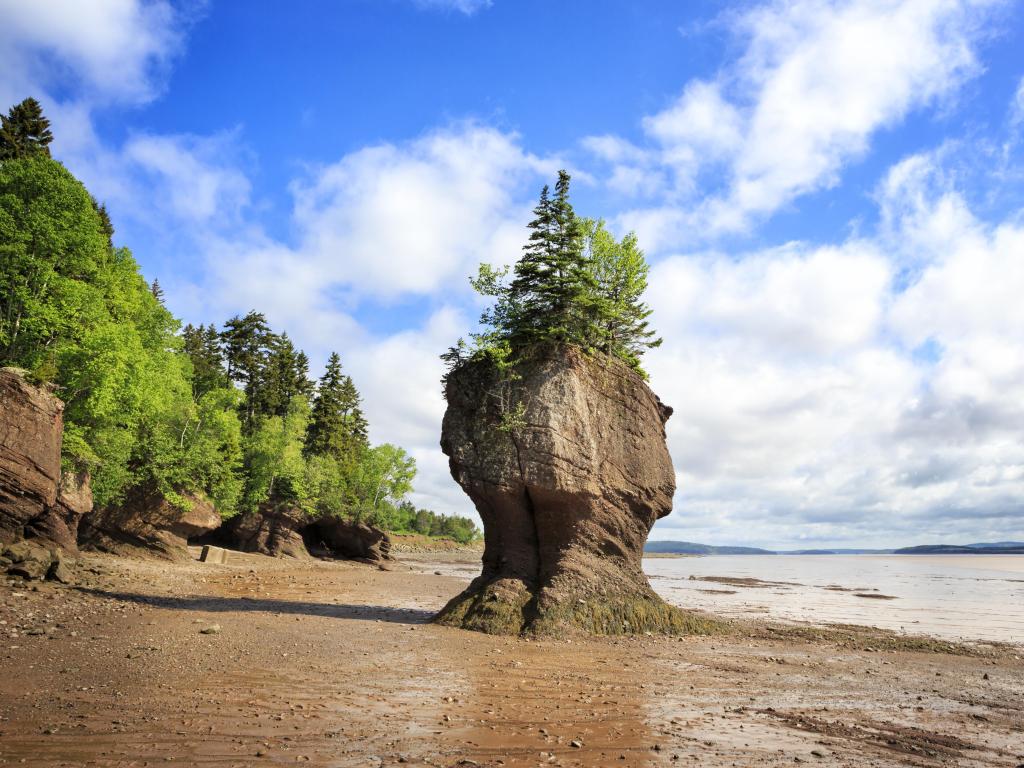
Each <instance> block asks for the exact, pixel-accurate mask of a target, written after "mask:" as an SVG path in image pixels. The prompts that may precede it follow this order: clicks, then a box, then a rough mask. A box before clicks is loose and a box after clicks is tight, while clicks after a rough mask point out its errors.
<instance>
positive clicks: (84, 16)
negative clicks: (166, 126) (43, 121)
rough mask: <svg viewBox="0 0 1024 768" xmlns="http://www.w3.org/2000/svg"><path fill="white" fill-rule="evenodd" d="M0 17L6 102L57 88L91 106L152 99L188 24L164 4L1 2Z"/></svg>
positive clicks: (152, 0)
mask: <svg viewBox="0 0 1024 768" xmlns="http://www.w3.org/2000/svg"><path fill="white" fill-rule="evenodd" d="M0 16H2V17H3V20H4V23H3V25H0V67H2V68H3V71H4V78H3V81H4V85H3V86H0V98H3V99H4V100H5V101H6V102H14V101H20V100H21V99H22V98H24V97H25V96H27V95H36V96H40V95H41V93H44V92H50V90H51V88H52V87H53V86H55V85H57V84H60V85H61V86H62V87H67V86H69V85H70V86H73V87H74V89H75V91H76V92H77V94H78V98H79V99H85V100H89V101H128V102H142V101H147V100H149V99H151V98H152V97H153V96H154V95H155V94H156V93H157V92H158V90H159V88H160V86H161V75H162V74H163V72H164V69H165V67H166V65H167V63H168V62H169V60H170V59H171V58H172V57H173V56H174V54H176V53H177V52H178V50H179V48H180V45H181V42H182V37H181V31H182V27H183V25H184V20H183V19H182V18H181V17H180V15H179V14H177V13H176V12H175V11H174V9H173V7H172V6H171V5H170V3H168V2H164V1H163V0H96V2H90V3H88V4H85V3H81V2H77V1H76V0H47V2H41V3H26V2H20V1H19V0H0ZM69 75H70V78H69ZM69 79H70V82H69Z"/></svg>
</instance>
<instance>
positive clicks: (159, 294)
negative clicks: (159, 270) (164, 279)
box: [149, 277, 164, 305]
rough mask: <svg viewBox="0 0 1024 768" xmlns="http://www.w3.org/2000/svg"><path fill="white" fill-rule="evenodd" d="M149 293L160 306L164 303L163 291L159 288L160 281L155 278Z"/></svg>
mask: <svg viewBox="0 0 1024 768" xmlns="http://www.w3.org/2000/svg"><path fill="white" fill-rule="evenodd" d="M149 292H150V293H152V294H153V298H154V299H156V300H157V301H158V302H160V304H161V305H163V303H164V289H163V288H161V287H160V281H159V280H157V279H156V278H155V277H154V278H153V282H152V283H151V284H150V286H149Z"/></svg>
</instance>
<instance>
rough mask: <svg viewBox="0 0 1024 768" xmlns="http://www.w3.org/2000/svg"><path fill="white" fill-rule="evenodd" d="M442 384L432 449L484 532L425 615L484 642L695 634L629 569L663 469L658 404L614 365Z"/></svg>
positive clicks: (464, 377) (661, 488) (473, 373)
mask: <svg viewBox="0 0 1024 768" xmlns="http://www.w3.org/2000/svg"><path fill="white" fill-rule="evenodd" d="M516 374H517V376H518V377H519V378H518V379H512V380H509V379H508V378H506V379H505V380H504V381H503V380H501V379H500V378H499V376H498V374H497V373H496V372H495V370H494V368H493V367H491V366H489V365H488V364H486V363H467V364H464V365H463V366H461V367H460V368H459V369H457V370H456V371H454V372H453V374H452V375H451V376H450V377H449V380H448V383H447V388H446V397H447V400H448V410H447V412H446V413H445V417H444V423H443V426H442V435H441V448H442V450H443V451H444V452H445V454H446V455H447V456H448V457H449V466H450V468H451V473H452V477H454V478H455V480H456V481H457V482H458V483H459V485H461V486H462V488H463V490H465V492H466V493H467V494H468V495H469V497H470V498H471V499H472V500H473V503H474V504H475V505H476V508H477V511H478V512H479V513H480V517H481V518H482V520H483V524H484V535H485V548H484V555H483V572H482V573H481V575H480V576H479V577H478V578H477V579H476V580H474V581H473V582H472V584H471V585H470V586H469V588H468V589H467V590H466V591H465V592H463V593H462V594H460V595H459V596H457V597H456V598H454V599H453V600H452V601H451V602H449V603H448V605H447V606H445V608H444V609H443V610H442V611H441V612H440V614H438V617H437V620H438V621H440V622H441V623H445V624H450V625H455V626H461V627H465V628H467V629H476V630H481V631H485V632H491V633H502V634H508V633H521V632H536V633H542V634H556V633H565V632H571V631H583V632H588V633H596V634H622V633H636V632H685V631H702V630H707V629H709V628H710V624H709V623H708V622H705V621H703V620H701V619H699V618H696V617H694V616H692V615H690V614H687V613H684V612H682V611H679V610H678V609H676V608H673V607H671V606H669V605H667V604H666V603H665V602H663V601H662V600H661V598H659V597H658V596H657V595H656V594H655V593H654V591H653V590H652V589H651V587H650V585H649V584H648V582H647V578H646V577H645V576H644V573H643V571H642V569H641V563H640V560H641V556H642V553H643V546H644V542H645V541H646V540H647V535H648V533H649V532H650V529H651V527H652V526H653V525H654V522H655V520H657V519H658V518H660V517H664V516H665V515H667V514H668V513H669V512H670V511H671V509H672V494H673V492H674V491H675V472H674V471H673V468H672V461H671V459H670V457H669V453H668V448H667V447H666V444H665V422H666V421H667V419H668V417H669V416H670V415H671V413H672V409H671V408H669V407H667V406H665V405H663V404H662V403H661V401H660V400H659V399H658V397H657V396H656V395H655V394H654V393H653V392H652V391H651V390H650V388H649V387H648V386H647V384H646V383H645V382H644V381H643V379H642V378H641V377H640V376H639V375H637V374H636V373H635V372H634V371H632V370H631V369H630V368H628V367H627V366H626V365H623V364H622V363H620V362H618V361H617V360H612V359H609V358H605V357H590V356H587V355H585V354H583V353H582V352H579V351H577V350H575V349H572V348H569V349H565V348H563V349H561V350H551V351H548V352H547V353H544V354H538V355H537V356H536V357H535V359H533V360H532V361H530V362H528V363H524V364H522V365H520V367H519V369H518V370H517V371H516Z"/></svg>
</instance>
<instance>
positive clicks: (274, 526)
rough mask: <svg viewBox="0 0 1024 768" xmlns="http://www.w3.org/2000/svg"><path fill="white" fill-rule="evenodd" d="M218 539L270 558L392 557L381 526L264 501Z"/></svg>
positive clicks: (378, 559) (230, 524) (234, 520)
mask: <svg viewBox="0 0 1024 768" xmlns="http://www.w3.org/2000/svg"><path fill="white" fill-rule="evenodd" d="M216 538H217V540H218V541H219V542H220V543H222V544H223V545H224V546H227V547H231V548H234V549H240V550H242V551H243V552H258V553H260V554H264V555H270V556H271V557H294V558H299V559H306V558H309V557H311V555H316V556H318V557H331V558H343V559H348V560H362V561H364V562H372V563H380V562H382V561H384V560H390V559H391V554H390V553H391V540H390V538H389V537H388V535H387V533H385V532H384V531H382V530H381V529H379V528H376V527H374V526H371V525H366V524H365V523H355V522H349V521H347V520H342V519H341V518H338V517H334V516H331V515H321V516H319V517H311V516H309V515H307V514H306V513H304V512H303V511H302V510H300V509H297V508H295V507H294V506H292V505H289V504H264V505H263V506H262V507H260V509H259V510H258V511H256V512H249V513H246V514H243V515H239V516H238V517H235V518H232V519H231V520H229V521H228V522H227V523H225V525H224V528H223V529H222V530H221V531H219V532H218V534H217V536H216Z"/></svg>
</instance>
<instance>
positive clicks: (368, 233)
mask: <svg viewBox="0 0 1024 768" xmlns="http://www.w3.org/2000/svg"><path fill="white" fill-rule="evenodd" d="M542 167H543V166H542V164H541V163H540V161H539V160H538V159H537V158H534V157H533V156H531V155H528V154H526V153H525V152H523V150H522V149H521V147H520V146H519V143H518V139H517V137H516V136H514V135H510V134H505V133H501V132H499V131H496V130H494V129H492V128H486V127H483V126H479V125H474V124H467V125H463V126H457V127H455V128H452V129H447V130H441V131H435V132H433V133H430V134H428V135H426V136H424V137H422V138H420V139H417V140H415V141H412V142H409V143H406V144H404V145H401V146H397V145H393V144H383V145H378V146H374V147H368V148H366V149H362V150H359V151H357V152H354V153H352V154H350V155H347V156H346V157H344V158H342V159H341V160H340V161H339V162H337V163H335V164H333V165H330V166H328V167H326V168H323V169H320V170H318V171H317V172H316V173H315V175H314V177H313V178H312V179H311V180H310V181H309V182H306V183H300V184H296V185H295V186H294V192H295V197H296V207H295V220H296V223H297V224H298V226H299V227H300V229H301V231H302V242H301V244H300V245H299V247H298V249H297V250H298V257H299V258H301V259H302V260H303V261H304V262H305V263H309V264H315V266H316V269H317V272H318V274H320V276H321V279H322V280H324V281H325V282H327V283H337V284H343V285H345V286H346V287H348V288H349V289H351V290H353V291H356V292H358V293H359V294H360V295H363V296H375V297H379V298H384V299H390V298H394V297H397V296H401V295H403V294H433V293H437V292H439V291H446V292H448V291H451V290H452V288H453V286H455V287H457V289H461V288H463V287H464V286H465V285H466V282H465V280H466V277H467V276H468V275H469V274H471V273H472V272H474V271H475V266H476V264H477V263H478V262H480V261H492V262H497V263H504V262H507V261H509V260H510V259H514V258H515V257H516V256H517V255H518V252H519V249H520V247H521V244H522V243H521V239H522V235H521V233H522V227H523V225H524V224H525V223H526V221H527V220H528V216H529V205H528V202H527V201H528V200H529V197H525V198H524V197H523V196H522V193H523V183H524V181H526V180H528V179H533V178H536V175H537V172H538V171H539V170H541V168H542ZM530 192H531V194H530V197H532V192H533V190H530Z"/></svg>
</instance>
